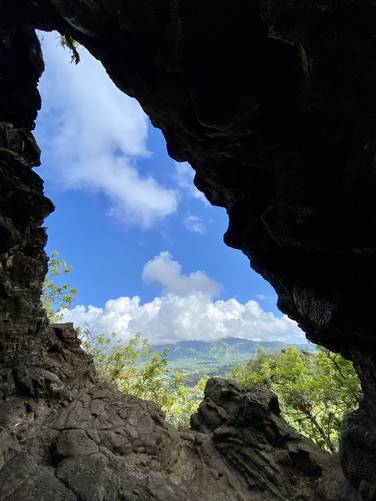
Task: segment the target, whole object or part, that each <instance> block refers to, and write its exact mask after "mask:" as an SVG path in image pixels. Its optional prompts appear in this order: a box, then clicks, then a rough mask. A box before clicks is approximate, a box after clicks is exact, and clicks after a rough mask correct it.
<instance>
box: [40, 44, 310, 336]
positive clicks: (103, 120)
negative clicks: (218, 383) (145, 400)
mask: <svg viewBox="0 0 376 501" xmlns="http://www.w3.org/2000/svg"><path fill="white" fill-rule="evenodd" d="M41 39H42V47H43V51H44V57H45V62H46V72H45V74H44V76H43V77H42V80H41V82H40V87H39V89H40V92H41V95H42V101H43V107H42V111H41V113H40V115H39V118H38V122H37V129H36V137H37V140H38V142H39V144H40V146H41V148H42V152H43V154H42V166H41V167H40V168H39V169H38V173H39V174H40V175H41V176H42V177H43V179H44V180H45V191H46V194H47V195H48V196H49V197H50V198H51V199H52V200H53V202H54V203H55V206H56V211H55V212H54V213H53V214H52V215H51V216H50V217H49V218H48V219H47V221H46V226H47V228H48V233H49V242H48V247H47V250H48V252H51V251H52V250H55V249H56V250H58V251H59V253H60V254H61V256H62V257H63V258H64V259H65V260H66V261H67V262H68V263H70V264H72V265H73V272H72V273H71V276H70V279H69V280H70V282H71V284H72V285H74V286H75V287H77V288H78V290H79V294H78V296H77V301H76V305H75V308H74V309H73V310H72V311H70V312H66V314H65V319H66V320H71V321H74V322H75V324H76V325H80V324H81V323H83V322H86V323H89V324H90V326H91V328H92V330H93V331H94V332H96V333H100V332H103V331H108V330H116V331H117V332H119V333H120V335H122V336H123V337H124V338H129V337H130V335H131V334H132V333H134V332H135V331H141V332H142V334H143V335H145V336H146V337H148V338H149V339H150V340H151V341H152V342H153V341H155V342H161V341H162V342H164V341H175V340H178V339H188V338H191V339H197V338H200V339H218V338H221V337H227V336H232V335H240V336H242V337H248V338H251V339H270V340H273V339H284V340H287V341H297V340H300V341H301V340H302V334H301V332H300V331H299V329H298V328H297V327H296V325H295V324H294V323H293V322H291V321H290V320H288V319H287V318H286V317H285V316H283V315H281V314H280V313H279V312H278V311H277V309H276V306H275V303H276V296H275V293H274V291H273V289H272V288H271V287H270V285H269V284H268V283H267V282H265V281H264V280H263V279H262V278H261V277H260V276H259V275H257V274H256V273H254V272H253V271H252V270H251V269H250V267H249V263H248V259H247V258H246V257H245V256H244V255H243V254H242V253H241V252H240V251H238V250H234V249H230V248H228V247H226V246H225V245H224V243H223V233H224V232H225V231H226V227H227V215H226V212H225V210H224V209H221V208H218V207H212V206H210V205H209V204H208V202H207V201H206V200H205V198H204V197H203V195H202V194H201V193H200V192H198V191H197V190H196V189H195V188H194V185H193V182H192V179H193V170H192V169H191V167H190V166H189V165H188V164H177V163H176V162H174V161H173V160H172V159H171V158H169V157H168V156H167V152H166V146H165V141H164V138H163V135H162V133H161V132H160V131H159V130H157V129H154V128H153V127H152V126H151V124H150V122H149V119H148V118H147V117H146V115H145V114H144V113H143V111H142V109H141V108H140V106H139V105H138V103H137V102H136V101H135V100H133V99H131V98H129V97H127V96H125V95H123V94H122V93H121V92H120V91H119V90H118V89H116V88H115V86H114V85H113V84H112V82H111V81H110V79H109V78H108V77H107V75H106V74H105V71H104V69H103V68H102V66H101V65H100V63H98V62H97V61H95V60H94V59H93V58H92V57H91V56H90V55H89V54H88V53H87V52H86V51H85V50H84V49H81V63H80V64H79V65H77V66H75V65H73V64H71V63H70V56H69V53H68V52H66V51H65V50H64V49H63V48H62V47H60V46H59V44H58V37H57V35H56V34H43V35H41Z"/></svg>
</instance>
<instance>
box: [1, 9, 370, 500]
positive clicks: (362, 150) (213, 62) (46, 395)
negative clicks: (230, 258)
mask: <svg viewBox="0 0 376 501" xmlns="http://www.w3.org/2000/svg"><path fill="white" fill-rule="evenodd" d="M0 12H1V16H0V180H1V186H2V190H1V195H0V268H1V274H0V311H1V316H0V396H1V403H0V423H1V425H0V437H1V439H0V499H4V501H5V500H6V501H11V500H12V501H22V500H25V501H26V500H35V501H37V500H41V499H43V500H45V501H49V500H51V501H52V500H85V501H86V500H87V501H97V500H98V501H99V500H103V501H111V500H114V501H116V500H127V501H136V500H145V501H148V500H160V501H162V500H163V501H168V500H171V501H175V500H179V501H180V500H187V501H188V500H195V499H203V500H208V501H237V500H239V501H243V500H244V501H248V500H255V501H258V500H260V501H261V500H293V499H296V500H298V499H299V500H332V501H337V500H350V501H351V500H366V501H371V500H376V435H375V419H376V366H375V360H376V358H375V350H376V346H375V340H376V338H375V334H374V317H373V304H374V303H373V302H374V297H375V296H374V294H375V290H376V267H375V263H376V256H375V253H376V242H375V235H376V232H375V229H376V212H375V210H374V205H375V203H374V200H375V196H374V191H375V187H376V169H375V153H376V137H375V135H376V130H375V128H376V99H375V97H374V93H375V88H376V67H375V63H374V62H373V61H374V60H373V50H375V49H376V40H375V35H374V26H375V21H376V7H375V5H374V2H371V1H369V0H362V1H360V0H342V1H341V2H339V1H334V0H315V1H313V0H289V1H280V0H250V1H249V2H244V0H233V1H232V2H224V1H221V0H219V1H217V2H212V1H210V0H207V1H205V2H204V1H201V2H199V1H196V0H159V1H158V2H153V1H152V0H137V1H135V0H123V1H121V0H33V1H30V0H29V1H28V0H1V1H0ZM35 30H43V31H53V30H57V31H58V32H60V33H61V34H63V35H66V36H69V37H72V38H73V39H74V40H77V41H78V42H79V43H80V44H81V45H83V46H84V47H86V48H87V49H88V50H89V52H90V53H91V54H92V55H93V56H94V57H95V58H97V59H98V60H99V61H101V63H102V64H103V65H104V67H105V69H106V71H107V73H108V75H109V78H111V79H112V80H113V82H114V83H115V84H116V86H117V87H118V88H119V89H120V90H121V91H123V92H124V93H126V94H127V95H129V96H131V97H135V98H136V99H137V100H138V101H139V103H140V104H141V106H142V108H143V109H144V111H145V112H146V113H147V114H148V116H149V117H150V120H151V121H152V123H153V125H154V126H155V127H157V128H159V129H161V130H162V132H163V134H164V137H165V139H166V143H167V148H168V152H169V155H170V156H171V157H172V158H174V159H175V160H176V161H179V162H182V161H184V162H189V163H190V164H191V165H192V167H193V168H194V170H195V173H196V174H195V184H196V186H197V187H198V188H199V189H200V190H201V191H202V192H203V193H204V194H205V196H206V197H207V199H208V200H209V201H210V203H211V204H213V205H217V206H221V207H224V208H225V209H226V211H227V213H228V217H229V226H228V230H227V232H226V234H225V243H226V244H227V245H229V246H231V247H235V248H237V249H240V250H241V251H243V252H244V254H245V255H246V256H247V257H248V258H249V260H250V263H251V266H252V267H253V269H254V270H255V271H257V272H258V273H259V274H261V275H262V276H263V277H264V278H265V279H266V280H267V281H268V282H270V284H271V285H272V286H273V287H274V289H275V290H276V292H277V294H278V306H279V308H280V309H281V311H283V312H284V313H286V314H287V315H289V317H290V318H291V319H293V320H295V321H297V322H298V324H299V326H300V327H301V328H302V329H303V330H304V331H305V333H306V336H307V338H308V339H309V340H311V341H312V342H314V343H317V344H320V345H323V346H325V347H327V348H329V349H330V350H332V351H335V352H338V353H341V354H342V355H343V356H344V357H346V358H348V359H350V360H352V361H353V363H354V366H355V368H356V370H357V372H358V374H359V377H360V380H361V382H362V390H363V398H362V402H361V405H360V408H359V409H358V410H357V411H355V412H354V413H352V414H350V415H348V416H347V418H346V420H345V422H344V424H343V431H342V436H341V447H340V453H339V455H338V456H337V455H331V456H330V455H328V454H326V453H324V452H323V451H321V450H319V449H317V448H316V447H314V446H313V445H312V443H311V442H309V441H308V440H306V439H304V438H303V437H300V436H298V435H297V434H296V433H295V432H294V430H292V429H291V428H289V427H288V425H287V424H286V423H285V422H284V421H283V419H282V418H281V417H280V411H279V407H278V402H277V400H276V398H275V397H274V396H273V395H272V394H270V393H268V392H264V391H260V392H257V391H252V392H251V391H248V390H247V391H246V390H240V389H239V388H238V387H236V386H235V385H232V384H230V383H228V382H226V381H224V380H220V379H214V380H210V381H209V383H208V385H207V388H206V394H205V400H204V402H203V403H202V405H201V407H200V410H199V412H198V413H197V414H196V415H195V417H194V418H193V421H192V431H190V432H179V431H177V430H175V429H173V428H172V427H170V426H169V425H167V424H166V423H165V421H164V419H163V415H162V414H161V412H160V411H159V409H158V408H157V407H156V406H155V405H153V404H151V403H150V402H143V401H141V400H138V399H137V398H135V397H130V396H124V395H122V394H120V393H119V392H117V391H116V390H115V389H114V388H111V387H110V386H108V385H105V384H102V383H100V382H99V381H98V379H97V377H96V373H95V369H94V366H93V362H92V360H91V358H90V357H89V356H88V355H86V354H85V353H84V351H83V350H82V349H81V348H80V342H79V340H78V338H77V334H76V333H75V331H74V330H73V328H72V326H71V325H69V324H66V325H50V324H49V323H48V321H47V318H46V315H45V313H44V311H43V309H42V308H41V304H40V295H41V287H42V282H43V279H44V276H45V273H46V271H47V257H46V254H45V252H44V247H45V244H46V238H47V237H46V232H45V230H44V228H43V221H44V219H45V218H46V216H47V215H48V214H49V213H50V212H51V211H52V210H53V204H52V202H51V201H49V200H48V199H47V198H46V197H45V196H44V193H43V183H42V181H41V179H40V177H39V176H38V175H37V174H36V172H35V171H34V170H33V168H34V167H36V166H38V165H39V162H40V150H39V147H38V145H37V144H36V141H35V139H34V137H33V134H32V131H33V129H34V127H35V120H36V117H37V114H38V111H39V109H40V107H41V100H40V96H39V93H38V89H37V85H38V81H39V78H40V77H41V75H42V73H43V69H44V63H43V55H42V52H41V48H40V44H39V41H38V38H37V36H36V34H35ZM372 183H374V184H372Z"/></svg>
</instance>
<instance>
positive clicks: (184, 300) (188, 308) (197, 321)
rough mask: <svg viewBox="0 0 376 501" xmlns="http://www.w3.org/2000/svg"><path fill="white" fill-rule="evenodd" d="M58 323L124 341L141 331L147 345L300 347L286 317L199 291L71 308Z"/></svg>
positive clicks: (299, 336) (298, 333)
mask: <svg viewBox="0 0 376 501" xmlns="http://www.w3.org/2000/svg"><path fill="white" fill-rule="evenodd" d="M64 321H66V322H73V323H74V324H75V325H76V326H77V327H78V326H84V325H85V324H86V325H88V326H89V327H90V329H91V331H92V332H93V333H94V334H95V335H100V334H103V333H110V332H116V333H117V334H118V335H119V336H120V337H121V338H122V339H124V340H125V341H127V340H129V339H130V337H131V336H132V335H134V334H135V333H141V334H142V336H143V337H145V338H147V339H148V340H149V341H150V342H151V343H152V344H158V343H171V342H176V341H181V340H202V341H215V340H218V339H223V338H227V337H242V338H246V339H253V340H262V341H284V342H290V343H302V342H304V341H305V338H304V335H303V333H302V331H301V330H300V329H299V328H298V327H297V325H296V323H295V322H293V321H292V320H290V319H289V318H288V317H286V316H282V317H281V318H278V317H276V316H275V315H273V314H272V313H267V312H265V311H264V310H263V309H262V308H261V307H260V306H259V304H258V303H257V302H256V301H248V302H247V303H245V304H242V303H239V302H238V301H237V300H236V299H229V300H228V301H212V300H211V299H210V298H209V297H208V296H205V295H203V294H200V293H195V294H191V295H189V296H184V297H181V296H177V295H173V294H169V295H167V296H163V297H157V298H155V299H154V300H153V301H151V302H149V303H146V304H141V302H140V298H139V297H137V296H136V297H132V298H130V297H120V298H118V299H113V300H110V301H107V303H106V304H105V306H104V308H96V307H94V306H89V307H87V308H86V307H84V306H77V307H76V308H74V309H73V310H71V311H67V312H65V315H64Z"/></svg>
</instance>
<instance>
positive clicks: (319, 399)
mask: <svg viewBox="0 0 376 501" xmlns="http://www.w3.org/2000/svg"><path fill="white" fill-rule="evenodd" d="M231 378H232V379H234V380H235V381H236V382H237V383H238V384H240V385H241V386H248V385H249V384H257V385H260V386H263V387H267V388H269V389H271V390H272V391H274V392H275V393H276V394H277V396H278V398H279V401H280V404H281V411H282V414H283V416H284V417H285V419H286V420H287V421H288V422H289V423H290V424H291V425H292V426H293V427H294V428H296V429H297V430H298V431H299V432H300V433H302V434H303V435H305V436H307V437H308V438H310V439H311V440H313V442H315V443H316V444H317V445H318V446H320V447H322V448H324V449H326V450H329V451H331V452H334V451H335V450H337V449H338V439H339V432H340V427H341V423H342V420H343V417H344V415H345V414H346V413H347V412H349V411H351V410H353V409H355V408H356V407H357V405H358V402H359V395H360V384H359V380H358V377H357V374H356V372H355V370H354V368H353V365H352V363H351V362H349V361H348V360H345V359H344V358H343V357H341V356H340V355H338V354H335V353H332V352H330V351H329V350H326V349H324V348H319V350H318V351H317V353H309V352H307V351H302V350H298V349H297V348H295V347H289V348H287V349H286V350H283V351H282V352H280V353H277V354H269V353H265V352H263V351H260V352H259V353H258V355H257V357H256V358H255V359H253V360H250V361H249V362H247V363H246V364H244V365H242V366H239V367H235V368H234V369H233V370H232V372H231Z"/></svg>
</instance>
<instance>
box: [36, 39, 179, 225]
mask: <svg viewBox="0 0 376 501" xmlns="http://www.w3.org/2000/svg"><path fill="white" fill-rule="evenodd" d="M42 46H43V52H44V57H45V61H46V73H45V75H44V76H43V78H42V81H41V85H40V90H41V94H42V98H43V110H42V112H43V113H44V116H45V117H46V118H45V120H44V123H48V124H49V125H50V127H49V129H48V130H39V131H38V134H40V135H41V136H42V141H41V142H42V144H43V150H44V155H45V158H47V159H48V165H47V166H46V167H47V169H48V172H47V173H46V175H48V173H49V172H52V171H53V173H52V174H53V177H54V178H55V180H56V182H58V183H59V184H60V185H62V186H63V188H65V189H78V188H79V189H90V190H95V191H100V192H103V193H104V194H105V195H106V196H107V197H108V199H109V201H110V205H111V210H110V213H111V214H113V215H115V216H116V217H117V218H119V219H120V221H122V222H124V223H125V224H130V223H136V224H139V225H141V226H142V227H144V228H148V227H150V226H151V225H152V224H153V223H155V222H156V221H158V220H160V219H162V218H164V217H166V216H168V215H170V214H172V213H174V212H176V210H177V193H176V191H174V190H170V189H167V188H165V187H164V186H162V185H161V184H159V183H158V182H157V181H156V180H155V179H154V178H153V177H151V176H150V175H141V174H140V173H139V172H138V171H137V168H136V165H135V160H136V159H137V157H147V156H149V153H148V151H147V147H146V139H147V128H148V125H147V117H146V115H145V114H144V112H143V111H142V109H141V107H140V105H139V104H138V103H137V101H136V100H134V99H132V98H130V97H128V96H125V95H124V94H123V93H122V92H120V91H119V90H118V89H117V88H116V87H115V85H114V84H113V83H112V82H111V80H110V79H109V77H108V75H107V74H106V72H105V70H104V69H103V67H102V66H101V64H100V63H99V62H98V61H96V60H95V59H94V58H93V57H92V56H91V55H90V54H89V53H88V52H87V51H86V50H85V49H83V48H82V49H81V51H80V54H81V62H80V63H79V64H78V65H77V66H76V65H74V64H71V63H70V62H69V54H68V53H66V52H64V50H63V49H62V48H61V47H59V44H58V39H57V35H56V34H45V35H43V41H42ZM47 119H48V120H47Z"/></svg>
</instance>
